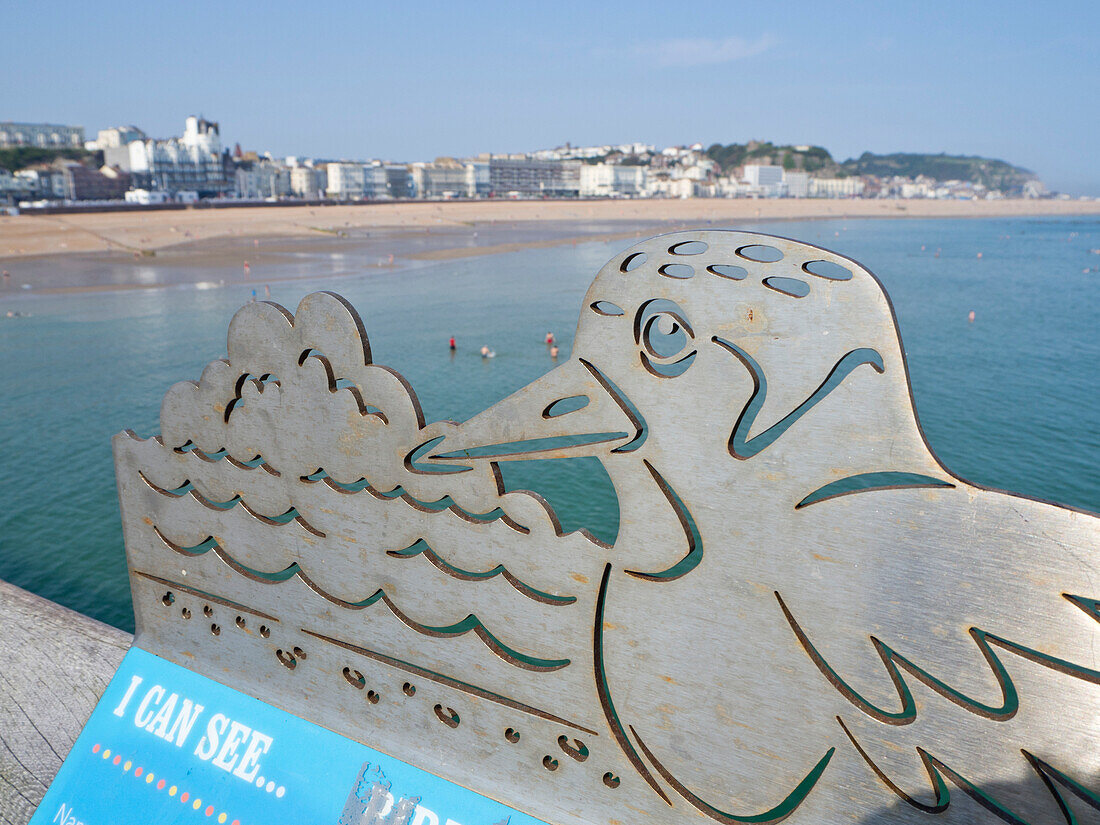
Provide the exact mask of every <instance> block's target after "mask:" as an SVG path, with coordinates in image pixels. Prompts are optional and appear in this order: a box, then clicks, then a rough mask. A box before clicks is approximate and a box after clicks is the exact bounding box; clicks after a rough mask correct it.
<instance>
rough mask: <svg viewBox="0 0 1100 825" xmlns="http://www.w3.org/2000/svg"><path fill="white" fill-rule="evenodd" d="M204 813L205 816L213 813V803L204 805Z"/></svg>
mask: <svg viewBox="0 0 1100 825" xmlns="http://www.w3.org/2000/svg"><path fill="white" fill-rule="evenodd" d="M204 813H205V814H206V815H207V816H212V815H213V814H214V806H213V805H207V806H206V811H205V812H204Z"/></svg>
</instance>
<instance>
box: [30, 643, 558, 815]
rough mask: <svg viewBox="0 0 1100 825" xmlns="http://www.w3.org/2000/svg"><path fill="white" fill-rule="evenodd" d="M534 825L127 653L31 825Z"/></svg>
mask: <svg viewBox="0 0 1100 825" xmlns="http://www.w3.org/2000/svg"><path fill="white" fill-rule="evenodd" d="M149 822H159V823H176V822H178V823H188V825H207V824H208V823H209V825H213V823H217V825H275V824H276V823H288V825H289V824H291V823H292V824H293V825H299V823H302V822H309V823H311V824H313V823H316V825H326V823H331V825H538V823H539V820H536V819H534V818H532V817H530V816H527V815H526V814H522V813H519V812H518V811H515V810H513V809H512V808H509V807H507V806H505V805H501V804H500V803H498V802H494V801H493V800H491V799H488V798H487V797H484V796H481V795H480V794H477V793H474V792H473V791H470V790H467V789H466V788H463V787H461V786H459V785H455V784H454V783H452V782H448V781H446V780H444V779H440V778H439V777H437V776H433V775H432V774H430V773H427V772H426V771H423V770H420V769H419V768H414V767H412V766H411V765H407V764H405V763H404V762H401V761H399V760H397V759H394V758H392V757H390V756H386V755H385V754H383V753H379V752H378V751H376V750H372V749H371V748H368V747H366V746H365V745H361V744H359V743H358V742H352V741H351V740H350V739H345V738H344V737H342V736H340V735H339V734H336V733H333V732H332V731H329V730H325V729H324V728H321V727H318V726H317V725H314V724H312V723H311V722H306V721H304V720H302V719H299V718H298V717H296V716H292V715H290V714H289V713H286V712H285V711H282V710H279V709H278V708H275V707H272V706H271V705H268V704H266V703H264V702H261V701H259V700H258V699H253V698H252V697H250V696H245V695H244V694H242V693H239V692H237V691H235V690H232V689H230V688H227V687H225V686H224V685H221V684H218V683H217V682H215V681H213V680H211V679H207V678H206V677H204V676H200V675H198V674H197V673H192V672H191V671H189V670H187V669H185V668H182V667H180V666H178V665H175V664H172V663H171V662H168V661H166V660H164V659H161V658H160V657H158V656H154V655H152V654H151V653H146V652H145V651H143V650H139V649H137V648H133V649H131V650H130V652H129V653H127V654H126V657H125V658H124V659H123V660H122V665H121V666H120V667H119V669H118V672H117V673H116V674H115V676H114V678H113V679H112V680H111V683H110V685H108V686H107V690H106V691H105V692H104V694H103V697H102V698H101V699H100V701H99V704H98V705H97V706H96V709H95V711H94V712H93V713H92V716H91V718H90V719H89V720H88V724H87V725H85V726H84V730H83V732H82V733H81V734H80V736H79V738H77V740H76V744H75V745H73V749H72V751H71V752H70V753H69V756H68V758H67V759H66V760H65V764H63V765H62V766H61V770H60V772H58V774H57V778H56V779H55V780H54V782H53V784H52V785H51V786H50V789H49V790H48V791H47V792H46V796H45V798H44V799H43V800H42V804H41V805H39V807H38V810H37V811H36V812H35V815H34V816H33V817H32V818H31V825H130V824H131V823H132V825H147V823H149Z"/></svg>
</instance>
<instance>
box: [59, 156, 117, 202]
mask: <svg viewBox="0 0 1100 825" xmlns="http://www.w3.org/2000/svg"><path fill="white" fill-rule="evenodd" d="M60 171H61V181H62V186H63V187H64V191H65V195H64V197H65V199H66V200H73V201H109V200H121V199H122V198H123V197H124V196H125V194H126V191H127V190H128V189H129V188H130V175H129V174H127V173H126V172H123V171H122V170H121V169H118V168H117V167H113V166H104V167H102V168H100V169H90V168H88V167H87V166H85V165H84V164H82V163H78V162H76V161H67V162H62V163H61V164H60Z"/></svg>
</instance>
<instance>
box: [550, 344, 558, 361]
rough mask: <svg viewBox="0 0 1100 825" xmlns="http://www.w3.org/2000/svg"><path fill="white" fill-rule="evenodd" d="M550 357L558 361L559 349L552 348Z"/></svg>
mask: <svg viewBox="0 0 1100 825" xmlns="http://www.w3.org/2000/svg"><path fill="white" fill-rule="evenodd" d="M550 357H551V358H553V359H554V360H555V361H557V360H558V348H557V347H556V346H551V347H550Z"/></svg>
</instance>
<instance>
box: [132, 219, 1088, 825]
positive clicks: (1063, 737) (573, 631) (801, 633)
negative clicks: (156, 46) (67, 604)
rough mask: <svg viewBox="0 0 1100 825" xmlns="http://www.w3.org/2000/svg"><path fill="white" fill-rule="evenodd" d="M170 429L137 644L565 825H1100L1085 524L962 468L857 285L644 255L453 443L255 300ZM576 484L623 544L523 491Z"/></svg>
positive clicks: (751, 264)
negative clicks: (921, 418)
mask: <svg viewBox="0 0 1100 825" xmlns="http://www.w3.org/2000/svg"><path fill="white" fill-rule="evenodd" d="M815 262H826V263H828V264H831V265H833V266H832V267H831V268H827V267H825V266H823V265H820V264H818V263H815ZM818 273H820V274H818ZM574 396H583V397H584V399H586V400H587V403H586V404H585V405H584V406H582V407H580V408H579V409H574V410H572V411H569V412H564V413H561V414H558V413H559V412H560V410H562V409H563V408H564V407H563V405H559V406H557V407H556V408H555V403H556V402H558V401H560V400H562V399H566V398H572V397H574ZM570 406H573V407H575V406H576V404H575V403H574V404H571V405H570ZM161 429H162V434H161V436H159V437H156V438H151V439H147V440H142V439H140V438H138V437H136V436H135V435H134V434H133V433H129V432H126V433H121V434H119V435H118V436H116V437H115V440H114V448H115V456H116V465H117V472H118V485H119V495H120V499H121V503H122V514H123V526H124V531H125V537H126V547H127V554H128V561H129V567H130V573H131V582H132V587H133V595H134V603H135V611H136V614H137V628H138V630H137V644H138V645H139V646H141V647H142V648H144V649H146V650H149V651H150V652H153V653H156V654H158V655H160V656H164V657H166V658H168V659H170V660H172V661H174V662H177V663H179V664H182V665H184V666H186V667H189V668H192V669H193V670H196V671H198V672H200V673H203V674H205V675H207V676H209V677H211V678H214V679H216V680H218V681H220V682H223V683H225V684H227V685H230V686H231V687H234V688H236V689H238V690H241V691H243V692H245V693H248V694H251V695H253V696H256V697H258V698H260V699H263V700H264V701H267V702H270V703H272V704H275V705H278V706H280V707H283V708H285V709H287V710H289V711H291V712H293V713H296V714H298V715H300V716H302V717H304V718H306V719H309V720H311V721H314V722H317V723H319V724H321V725H324V726H326V727H328V728H331V729H333V730H335V731H338V732H340V733H342V734H344V735H347V736H350V737H352V738H354V739H358V740H360V741H362V742H364V743H366V744H369V745H371V746H373V747H376V748H378V749H380V750H383V751H385V752H387V753H390V754H392V755H393V756H396V757H399V758H401V759H404V760H406V761H408V762H411V763H413V764H415V765H417V766H419V767H422V768H425V769H427V770H429V771H432V772H433V773H436V774H438V775H440V776H443V777H445V778H447V779H450V780H452V781H455V782H458V783H460V784H462V785H465V786H467V787H469V788H472V789H474V790H476V791H478V792H480V793H483V794H486V795H488V796H491V797H493V798H496V799H499V800H501V801H503V802H505V803H507V804H509V805H512V806H515V807H516V808H519V809H521V810H524V811H527V812H529V813H531V814H532V815H534V816H537V817H539V818H541V819H544V820H546V821H547V822H550V823H556V824H560V825H566V823H568V824H569V825H573V824H574V823H639V822H646V823H681V822H707V821H718V822H723V823H729V822H777V821H780V820H783V819H788V818H789V819H790V821H792V822H799V823H818V822H830V823H833V822H837V823H840V822H860V821H865V822H897V823H912V822H921V821H925V820H929V821H932V818H930V814H935V815H936V817H934V819H935V821H946V822H970V821H975V822H985V821H988V822H995V821H999V820H1004V821H1009V822H1019V821H1025V822H1034V823H1045V822H1052V823H1053V822H1066V821H1080V822H1096V821H1100V656H1098V653H1097V649H1096V643H1097V639H1098V638H1100V628H1098V627H1097V621H1098V620H1100V606H1098V604H1097V602H1096V601H1095V600H1096V599H1097V598H1100V565H1098V563H1097V559H1098V553H1097V538H1098V536H1100V527H1098V520H1097V518H1096V517H1095V516H1094V515H1091V514H1088V513H1083V512H1078V511H1074V510H1071V509H1068V508H1064V507H1060V506H1057V505H1053V504H1048V503H1044V502H1040V501H1034V500H1031V499H1027V498H1023V497H1020V496H1016V495H1011V494H1006V493H1001V492H998V491H994V490H987V489H983V488H981V487H978V486H976V485H973V484H970V483H968V482H966V481H964V480H962V479H960V478H958V477H956V476H954V475H952V474H951V473H950V472H949V471H948V470H947V469H946V468H944V467H943V466H942V465H941V464H940V462H939V461H938V460H937V459H936V457H935V456H934V455H933V453H932V451H931V449H930V448H929V447H928V445H927V444H926V442H925V440H924V437H923V434H922V432H921V430H920V426H919V424H918V422H917V419H916V414H915V412H914V409H913V403H912V399H911V397H910V389H909V382H908V376H907V372H906V366H905V359H904V354H903V350H902V345H901V341H900V339H899V336H898V331H897V327H896V322H895V319H894V315H893V311H892V308H891V306H890V303H889V300H888V299H887V297H886V294H885V292H884V290H883V288H882V286H881V284H880V283H879V282H878V281H877V280H876V279H875V278H874V276H873V275H872V274H871V273H870V272H868V271H867V270H866V269H864V268H863V267H862V266H860V265H859V264H857V263H856V262H854V261H852V260H849V259H847V258H844V257H843V256H840V255H837V254H835V253H832V252H828V251H826V250H823V249H819V248H816V247H813V246H810V245H808V244H804V243H800V242H797V241H793V240H787V239H783V238H776V237H772V236H766V235H759V234H755V233H747V232H727V231H709V230H708V231H697V232H680V233H675V234H672V235H665V236H661V237H658V238H653V239H651V240H648V241H644V242H642V243H639V244H637V245H635V246H634V247H632V248H630V249H629V250H627V251H625V252H623V253H622V254H620V255H617V256H616V257H615V258H613V259H612V260H611V261H610V262H609V263H608V264H607V265H606V266H605V267H603V269H601V270H600V272H599V274H598V275H597V277H596V279H595V281H594V282H593V284H592V286H591V288H590V289H589V292H588V295H587V296H586V298H585V301H584V305H583V307H582V309H581V317H580V322H579V324H578V328H577V335H576V338H575V344H574V348H573V353H572V357H571V359H570V360H569V361H568V362H566V363H564V364H562V365H561V366H560V367H558V368H556V369H554V370H553V371H551V372H550V373H548V374H547V375H545V376H544V377H543V378H541V379H539V380H538V381H536V382H534V383H533V384H531V385H529V386H527V387H524V388H523V389H521V390H520V391H518V392H517V393H515V394H513V395H512V396H510V397H508V398H506V399H504V400H503V401H501V402H500V403H498V404H497V405H495V406H493V407H491V408H490V409H488V410H486V411H485V412H483V413H481V414H479V415H477V416H475V417H474V418H472V419H470V420H469V421H467V422H465V423H463V424H454V423H452V422H432V423H427V422H425V421H424V417H423V414H422V412H421V410H420V407H419V404H418V402H417V400H416V396H415V394H414V392H413V390H412V388H411V387H410V386H409V385H408V384H407V383H406V382H405V381H404V379H403V378H401V376H399V375H398V374H396V373H395V372H393V371H392V370H389V369H387V368H386V367H383V366H379V365H375V364H373V363H371V357H370V349H369V345H368V342H367V337H366V334H365V332H364V330H363V328H362V324H361V322H360V321H359V318H358V316H357V315H356V314H355V312H354V310H353V309H352V308H351V307H350V306H349V305H347V303H346V302H345V301H344V300H343V299H341V298H339V297H338V296H336V295H333V294H329V293H317V294H313V295H310V296H308V297H306V298H305V299H304V300H303V301H302V303H301V304H300V305H299V306H298V308H297V311H296V312H295V313H294V314H293V315H292V314H291V313H290V312H288V311H287V310H285V309H283V308H282V307H279V306H276V305H274V304H267V303H257V304H250V305H248V306H246V307H244V308H243V309H241V310H240V311H239V312H238V313H237V315H236V316H235V317H234V319H233V321H232V323H231V324H230V328H229V341H228V357H227V358H226V359H223V360H218V361H213V362H211V363H210V364H209V366H208V367H207V368H206V369H205V370H204V372H203V374H202V377H201V380H200V381H199V382H197V383H196V382H186V383H182V384H176V385H175V386H173V387H172V388H171V389H170V390H169V391H168V393H167V395H166V396H165V399H164V403H163V406H162V410H161ZM575 455H589V456H597V457H599V459H600V460H601V462H602V463H603V465H604V467H605V468H606V470H607V472H608V475H609V476H610V478H611V480H612V482H613V484H614V486H615V491H616V493H617V495H618V498H619V507H620V530H619V534H618V538H617V540H616V542H615V544H614V546H613V547H612V546H607V545H605V544H603V543H601V542H599V541H597V540H595V539H593V538H591V537H590V536H588V535H587V534H585V533H583V532H576V533H571V534H563V532H562V529H561V527H560V525H559V524H558V522H557V520H556V518H555V516H554V514H553V512H552V510H551V509H550V507H549V505H547V504H546V502H544V501H542V500H541V499H540V498H539V497H538V496H537V495H534V494H532V493H525V492H510V493H506V492H503V491H502V486H501V483H500V475H499V470H498V465H499V462H501V461H510V460H524V459H529V458H549V457H564V456H575ZM583 494H584V491H582V490H578V491H577V495H583ZM1074 818H1075V819H1074Z"/></svg>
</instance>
